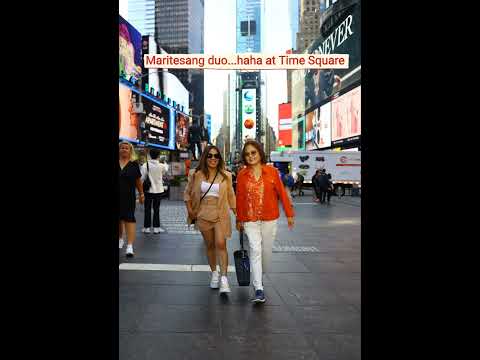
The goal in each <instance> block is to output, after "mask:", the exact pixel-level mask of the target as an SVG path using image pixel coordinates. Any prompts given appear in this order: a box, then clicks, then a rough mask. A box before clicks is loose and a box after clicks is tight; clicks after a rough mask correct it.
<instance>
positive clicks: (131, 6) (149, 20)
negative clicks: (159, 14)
mask: <svg viewBox="0 0 480 360" xmlns="http://www.w3.org/2000/svg"><path fill="white" fill-rule="evenodd" d="M128 21H129V22H130V23H131V24H132V25H133V26H135V27H136V28H137V29H138V31H140V34H142V35H151V36H154V35H155V0H129V1H128Z"/></svg>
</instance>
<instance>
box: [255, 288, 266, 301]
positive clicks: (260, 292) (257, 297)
mask: <svg viewBox="0 0 480 360" xmlns="http://www.w3.org/2000/svg"><path fill="white" fill-rule="evenodd" d="M252 302H253V303H264V302H265V294H264V293H263V290H256V291H255V299H253V300H252Z"/></svg>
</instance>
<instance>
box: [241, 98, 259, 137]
mask: <svg viewBox="0 0 480 360" xmlns="http://www.w3.org/2000/svg"><path fill="white" fill-rule="evenodd" d="M256 122H257V90H256V89H243V90H242V137H243V142H245V141H246V140H247V139H253V140H255V137H256V131H257V124H256Z"/></svg>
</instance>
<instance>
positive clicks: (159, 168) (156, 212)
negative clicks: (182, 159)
mask: <svg viewBox="0 0 480 360" xmlns="http://www.w3.org/2000/svg"><path fill="white" fill-rule="evenodd" d="M159 156H160V151H159V150H157V149H151V150H150V160H147V161H148V163H145V164H143V165H142V167H141V168H140V170H141V173H142V183H143V181H145V179H146V178H147V176H148V178H149V179H150V183H151V186H150V189H148V190H146V189H145V217H144V221H143V229H142V232H144V233H146V234H150V227H151V225H152V207H153V233H154V234H158V233H161V232H165V230H164V229H162V228H161V227H160V202H161V197H162V193H163V192H164V191H165V189H164V187H163V176H164V175H165V174H166V173H167V172H168V164H166V162H165V158H163V157H162V159H161V161H160V162H159V161H158V157H159ZM147 164H148V167H147Z"/></svg>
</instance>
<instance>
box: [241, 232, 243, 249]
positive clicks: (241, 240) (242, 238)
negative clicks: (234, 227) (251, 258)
mask: <svg viewBox="0 0 480 360" xmlns="http://www.w3.org/2000/svg"><path fill="white" fill-rule="evenodd" d="M240 248H241V249H242V250H243V230H242V231H240Z"/></svg>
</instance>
